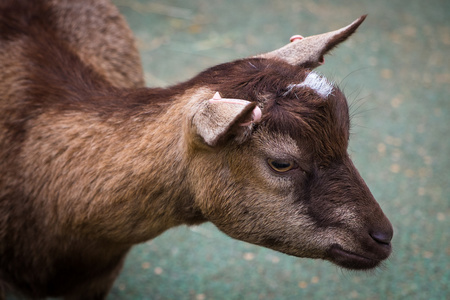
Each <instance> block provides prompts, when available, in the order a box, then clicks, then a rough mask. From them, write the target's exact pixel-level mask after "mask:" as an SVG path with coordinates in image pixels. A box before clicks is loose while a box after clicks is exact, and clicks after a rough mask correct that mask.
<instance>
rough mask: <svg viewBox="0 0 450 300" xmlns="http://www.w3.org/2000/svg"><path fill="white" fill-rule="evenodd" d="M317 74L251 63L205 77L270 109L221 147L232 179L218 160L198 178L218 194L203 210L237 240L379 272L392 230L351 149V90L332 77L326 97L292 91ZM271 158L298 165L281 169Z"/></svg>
mask: <svg viewBox="0 0 450 300" xmlns="http://www.w3.org/2000/svg"><path fill="white" fill-rule="evenodd" d="M310 72H311V71H310V70H309V69H304V68H302V67H293V66H290V65H288V64H285V63H283V62H279V61H273V60H266V59H248V60H241V61H237V62H234V63H230V64H225V65H221V66H217V67H215V68H212V69H211V70H208V71H206V72H205V73H203V74H202V75H200V77H201V79H202V81H203V82H204V81H211V82H208V84H209V86H210V88H211V89H213V90H217V91H220V92H221V94H222V96H223V97H227V98H239V99H246V100H251V101H256V102H258V104H259V105H260V106H261V107H262V112H263V116H262V120H261V121H260V122H259V123H258V124H255V126H254V128H253V133H252V135H251V137H250V138H249V139H248V140H247V141H246V142H244V143H242V144H238V145H237V144H233V143H232V142H230V143H229V144H228V145H225V146H224V147H225V148H222V149H220V150H217V151H219V152H221V155H223V154H225V156H226V153H227V152H229V153H230V155H229V156H228V157H227V159H226V161H225V162H224V161H220V162H219V163H220V164H225V165H229V172H230V174H226V176H225V177H227V176H229V177H228V178H227V179H226V180H225V179H223V180H225V182H222V181H221V179H220V176H222V174H223V171H221V172H219V173H218V174H217V173H214V172H215V171H217V170H214V168H213V167H211V166H210V170H211V171H212V173H211V174H209V175H204V177H206V178H210V177H209V176H212V177H216V178H217V177H219V178H217V180H213V181H214V184H212V185H211V184H208V183H207V182H204V181H203V180H202V179H201V178H198V180H199V181H200V182H201V184H203V185H206V186H208V187H209V188H210V191H212V195H210V196H209V197H208V198H210V200H209V201H211V202H213V203H214V204H211V203H209V204H208V205H207V207H203V211H204V213H205V215H206V217H207V218H208V219H209V220H210V221H212V222H213V223H215V224H216V225H217V226H218V227H219V228H220V229H221V230H223V231H224V232H226V233H227V234H229V235H230V236H233V237H235V238H238V239H242V240H245V241H248V242H252V243H255V244H258V245H262V246H266V247H269V248H273V249H275V250H279V251H282V252H285V253H288V254H291V255H296V256H303V257H313V258H322V259H327V260H330V261H332V262H334V263H336V264H338V265H340V266H343V267H346V268H351V269H367V268H372V267H375V266H377V265H378V264H379V263H380V262H381V261H382V260H384V259H386V258H387V257H388V256H389V254H390V252H391V245H390V240H391V238H392V226H391V224H390V223H389V221H388V219H387V218H386V217H385V216H384V214H383V212H382V210H381V209H380V207H379V205H378V204H377V202H376V201H375V199H374V198H373V196H372V194H371V193H370V190H369V189H368V187H367V186H366V184H365V182H364V180H363V179H362V178H361V176H360V175H359V173H358V171H357V170H356V168H355V167H354V166H353V163H352V161H351V160H350V158H349V156H348V154H347V146H348V139H349V128H350V122H349V113H348V106H347V102H346V99H345V96H344V94H343V93H342V92H341V91H340V90H339V88H338V87H336V86H332V85H331V83H330V84H329V85H330V87H332V92H331V94H330V95H328V96H326V97H324V96H321V95H319V94H318V93H317V91H316V90H314V89H313V88H309V87H297V88H289V86H290V85H291V84H296V83H302V82H304V81H305V79H306V77H307V76H308V75H309V74H310ZM319 78H322V77H319ZM194 80H195V79H194ZM215 151H216V150H212V153H214V152H215ZM205 155H207V156H208V155H211V152H207V153H205ZM269 160H278V161H289V162H292V163H293V164H294V165H295V167H294V168H292V169H291V170H289V171H287V172H284V173H280V172H277V171H275V170H273V169H272V168H271V167H270V166H269V163H268V161H269ZM208 171H209V170H206V171H205V172H207V173H208ZM203 174H204V173H203ZM215 191H217V194H215Z"/></svg>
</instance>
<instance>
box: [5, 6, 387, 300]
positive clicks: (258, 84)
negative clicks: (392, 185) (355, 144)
mask: <svg viewBox="0 0 450 300" xmlns="http://www.w3.org/2000/svg"><path fill="white" fill-rule="evenodd" d="M364 18H365V17H364V16H363V17H361V18H359V19H358V20H356V21H355V22H353V23H352V24H351V25H349V26H347V27H344V28H342V29H340V30H337V31H333V32H330V33H326V34H322V35H317V36H312V37H308V38H301V37H297V38H296V39H294V41H293V42H292V43H290V44H288V45H286V46H285V47H283V48H280V49H278V50H275V51H273V52H270V53H267V54H262V55H258V56H255V57H251V58H246V59H241V60H237V61H233V62H230V63H225V64H222V65H218V66H215V67H212V68H210V69H208V70H206V71H204V72H202V73H201V74H199V75H198V76H196V77H194V78H193V79H191V80H189V81H187V82H184V83H181V84H177V85H175V86H172V87H169V88H164V89H163V88H154V89H149V88H144V87H143V79H142V70H141V66H140V60H139V56H138V54H137V51H136V48H135V47H134V41H133V38H132V36H131V32H130V30H129V29H128V27H127V25H126V24H125V22H124V20H123V18H122V17H121V16H120V14H119V13H118V11H117V9H116V8H115V7H114V6H113V5H112V4H110V3H109V2H108V1H107V0H78V1H72V0H40V1H25V0H3V1H2V2H1V3H0V70H1V71H0V97H1V98H0V169H1V173H0V298H4V293H5V291H6V290H9V289H12V290H16V291H19V292H21V293H23V294H24V295H26V296H28V297H32V298H40V297H46V296H63V297H66V298H67V299H103V298H104V297H106V295H107V293H108V291H109V289H110V287H111V285H112V284H113V282H114V279H115V278H116V276H117V275H118V273H119V271H120V269H121V266H122V263H123V261H124V258H125V256H126V254H127V252H128V250H129V249H130V248H131V247H132V246H133V245H134V244H137V243H141V242H143V241H146V240H149V239H152V238H154V237H156V236H158V235H159V234H161V233H162V232H164V231H165V230H167V229H169V228H171V227H174V226H177V225H181V224H188V225H191V224H200V223H202V222H206V221H210V222H212V223H214V224H215V225H216V226H217V227H218V228H219V229H220V230H222V231H223V232H225V233H226V234H228V235H229V236H231V237H233V238H236V239H239V240H243V241H246V242H250V243H253V244H256V245H261V246H264V247H269V248H272V249H275V250H278V251H281V252H284V253H287V254H290V255H295V256H298V257H310V258H319V259H325V260H329V261H331V262H333V263H335V264H337V265H339V266H342V267H345V268H350V269H370V268H374V267H376V266H377V265H379V263H380V262H381V261H383V260H384V259H386V258H387V257H388V256H389V254H390V252H391V245H390V241H391V238H392V235H393V231H392V226H391V224H390V223H389V221H388V219H387V218H386V217H385V215H384V214H383V212H382V210H381V209H380V207H379V205H378V204H377V202H376V201H375V199H374V198H373V196H372V195H371V193H370V191H369V189H368V188H367V186H366V184H365V183H364V181H363V179H362V178H361V177H360V175H359V174H358V171H357V170H356V169H355V167H354V166H353V164H352V162H351V160H350V158H349V156H348V154H347V146H348V139H349V115H348V106H347V103H346V99H345V96H344V95H343V93H342V92H341V91H340V90H339V88H338V87H337V86H335V85H333V84H332V83H330V82H329V81H328V80H327V79H326V78H324V77H322V76H319V75H317V73H315V72H313V71H312V69H313V68H314V67H317V66H318V65H319V64H321V63H323V55H324V54H326V53H327V52H328V51H329V50H330V49H331V48H333V47H335V46H336V45H337V44H339V43H341V42H342V41H344V40H345V39H346V38H347V37H349V36H350V35H351V34H352V33H353V32H354V31H355V30H356V29H357V27H358V26H359V25H360V24H361V23H362V22H363V20H364ZM2 294H3V296H2Z"/></svg>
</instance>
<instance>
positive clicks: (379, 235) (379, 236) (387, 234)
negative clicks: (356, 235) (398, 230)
mask: <svg viewBox="0 0 450 300" xmlns="http://www.w3.org/2000/svg"><path fill="white" fill-rule="evenodd" d="M393 235H394V234H393V231H392V230H388V231H375V232H372V233H370V236H371V237H372V239H374V240H375V241H376V242H377V243H379V244H384V245H389V244H390V243H391V240H392V236H393Z"/></svg>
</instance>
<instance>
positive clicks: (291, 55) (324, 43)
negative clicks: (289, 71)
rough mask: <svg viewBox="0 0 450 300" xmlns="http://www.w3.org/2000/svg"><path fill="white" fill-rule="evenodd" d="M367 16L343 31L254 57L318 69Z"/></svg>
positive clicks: (298, 41)
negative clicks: (326, 55) (327, 56)
mask: <svg viewBox="0 0 450 300" xmlns="http://www.w3.org/2000/svg"><path fill="white" fill-rule="evenodd" d="M366 16H367V15H363V16H361V17H359V18H358V19H356V20H355V21H354V22H353V23H351V24H350V25H348V26H346V27H343V28H341V29H338V30H335V31H331V32H327V33H323V34H318V35H313V36H309V37H306V38H302V39H294V40H293V41H292V42H291V43H289V44H287V45H286V46H284V47H281V48H280V49H277V50H274V51H272V52H268V53H265V54H260V55H257V56H254V57H261V58H272V59H280V60H283V61H285V62H287V63H289V64H291V65H294V66H299V65H302V66H304V67H307V68H315V67H318V66H319V65H321V64H323V62H324V58H323V56H324V55H325V54H326V53H327V52H329V51H330V50H331V49H333V48H334V47H336V46H337V45H338V44H340V43H342V42H343V41H345V40H346V39H347V38H348V37H349V36H351V35H352V34H353V33H354V32H355V31H356V29H357V28H358V27H359V25H361V23H362V22H363V21H364V20H365V19H366Z"/></svg>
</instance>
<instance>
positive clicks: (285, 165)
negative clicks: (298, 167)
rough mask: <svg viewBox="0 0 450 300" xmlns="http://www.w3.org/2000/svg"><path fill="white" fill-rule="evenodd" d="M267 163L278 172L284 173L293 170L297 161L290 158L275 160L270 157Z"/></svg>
mask: <svg viewBox="0 0 450 300" xmlns="http://www.w3.org/2000/svg"><path fill="white" fill-rule="evenodd" d="M267 163H268V164H269V166H270V167H271V168H272V169H274V170H275V171H277V172H280V173H284V172H287V171H289V170H292V169H293V168H294V166H295V163H294V162H292V161H288V160H275V159H270V158H269V159H268V160H267Z"/></svg>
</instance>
